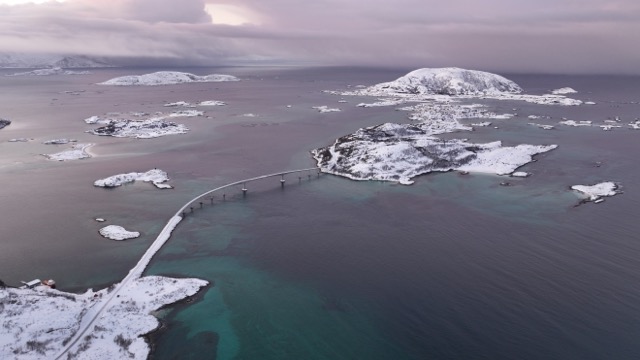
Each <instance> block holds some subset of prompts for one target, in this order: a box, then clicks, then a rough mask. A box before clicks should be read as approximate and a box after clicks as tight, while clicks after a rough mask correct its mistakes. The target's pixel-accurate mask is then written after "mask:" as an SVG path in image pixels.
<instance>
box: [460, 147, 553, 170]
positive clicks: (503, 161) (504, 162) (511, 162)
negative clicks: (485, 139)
mask: <svg viewBox="0 0 640 360" xmlns="http://www.w3.org/2000/svg"><path fill="white" fill-rule="evenodd" d="M479 146H480V147H481V148H483V150H484V151H479V152H477V154H476V155H477V156H476V158H475V159H473V160H472V161H470V162H469V163H468V164H466V165H462V166H460V167H458V168H457V170H462V171H468V172H481V173H489V174H497V175H507V174H511V173H512V172H514V171H515V170H516V169H517V168H519V167H521V166H522V165H524V164H528V163H529V162H531V161H532V160H533V155H536V154H541V153H545V152H547V151H551V150H553V149H556V148H557V147H558V146H557V145H547V146H543V145H526V144H524V145H517V146H515V147H510V146H505V147H503V146H502V143H501V142H500V141H496V142H493V143H489V144H482V145H479Z"/></svg>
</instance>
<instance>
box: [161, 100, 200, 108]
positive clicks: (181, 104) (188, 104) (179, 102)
mask: <svg viewBox="0 0 640 360" xmlns="http://www.w3.org/2000/svg"><path fill="white" fill-rule="evenodd" d="M164 106H165V107H178V106H182V107H194V106H195V105H193V104H191V103H188V102H186V101H176V102H172V103H168V104H164Z"/></svg>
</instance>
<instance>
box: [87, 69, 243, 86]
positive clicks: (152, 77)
mask: <svg viewBox="0 0 640 360" xmlns="http://www.w3.org/2000/svg"><path fill="white" fill-rule="evenodd" d="M239 80H240V79H238V78H237V77H235V76H232V75H221V74H211V75H205V76H198V75H194V74H190V73H185V72H179V71H158V72H155V73H151V74H144V75H128V76H121V77H117V78H113V79H110V80H107V81H104V82H101V83H98V85H116V86H134V85H135V86H138V85H139V86H156V85H174V84H185V83H202V82H227V81H239Z"/></svg>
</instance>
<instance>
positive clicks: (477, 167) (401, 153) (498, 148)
mask: <svg viewBox="0 0 640 360" xmlns="http://www.w3.org/2000/svg"><path fill="white" fill-rule="evenodd" d="M521 92H522V89H521V88H520V86H518V85H517V84H516V83H514V82H513V81H511V80H508V79H506V78H504V77H502V76H499V75H495V74H491V73H486V72H482V71H473V70H464V69H459V68H443V69H418V70H415V71H412V72H410V73H408V74H407V75H405V76H403V77H400V78H399V79H397V80H394V81H391V82H386V83H381V84H378V85H374V86H370V87H363V88H359V87H356V90H352V91H349V92H343V93H337V92H334V94H339V95H359V96H376V97H378V101H377V102H376V103H372V104H366V103H362V104H360V105H358V106H360V107H374V106H389V105H398V104H401V103H405V102H417V104H416V105H412V106H405V107H402V108H398V110H402V111H410V114H409V116H408V118H409V119H410V120H411V121H412V122H413V123H412V124H394V123H386V124H382V125H378V126H372V127H367V128H364V129H359V130H357V131H356V132H355V133H353V134H349V135H346V136H343V137H341V138H339V139H337V140H336V141H335V142H334V143H333V144H332V145H330V146H326V147H321V148H318V149H314V150H312V151H311V153H312V156H313V157H314V159H315V160H316V162H317V164H318V167H319V168H320V169H321V171H323V172H327V173H331V174H336V175H341V176H345V177H348V178H350V179H354V180H386V181H396V182H399V183H402V184H411V183H412V182H413V180H412V178H414V177H416V176H418V175H421V174H427V173H431V172H443V171H451V170H458V171H461V172H463V173H468V172H482V173H491V174H497V175H509V174H511V175H512V176H516V177H518V176H520V177H522V176H525V173H524V172H516V170H517V169H518V168H519V167H521V166H523V165H525V164H527V163H529V162H531V161H533V158H532V157H533V156H535V155H536V154H540V153H544V152H548V151H551V150H553V149H555V148H557V145H528V144H520V145H514V146H504V145H503V144H502V142H501V141H493V142H489V143H481V144H475V143H470V142H468V141H467V140H465V139H446V140H445V139H441V138H438V137H437V135H441V134H446V133H453V132H458V131H473V129H474V126H475V127H477V126H488V125H490V122H489V121H484V122H473V123H471V124H468V125H467V124H464V123H462V122H461V120H462V119H502V120H508V119H511V118H513V117H514V116H515V114H496V113H493V112H490V111H488V110H487V107H486V106H484V105H480V104H460V101H461V100H468V99H474V98H482V99H484V98H491V99H494V98H495V99H516V100H525V101H531V102H538V103H543V104H557V103H564V104H570V103H572V101H573V100H572V99H566V98H565V97H563V96H560V95H544V96H541V97H535V96H533V95H523V94H520V93H521ZM381 96H384V97H386V98H380V97H381ZM532 96H533V97H532ZM530 97H532V98H530ZM578 102H579V101H578V100H576V103H575V104H577V103H578Z"/></svg>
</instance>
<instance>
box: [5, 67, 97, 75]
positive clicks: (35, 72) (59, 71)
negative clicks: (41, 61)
mask: <svg viewBox="0 0 640 360" xmlns="http://www.w3.org/2000/svg"><path fill="white" fill-rule="evenodd" d="M89 74H91V72H90V71H73V70H65V69H63V68H61V67H53V68H49V69H38V70H32V71H26V72H18V73H14V74H8V75H6V76H51V75H89Z"/></svg>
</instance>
